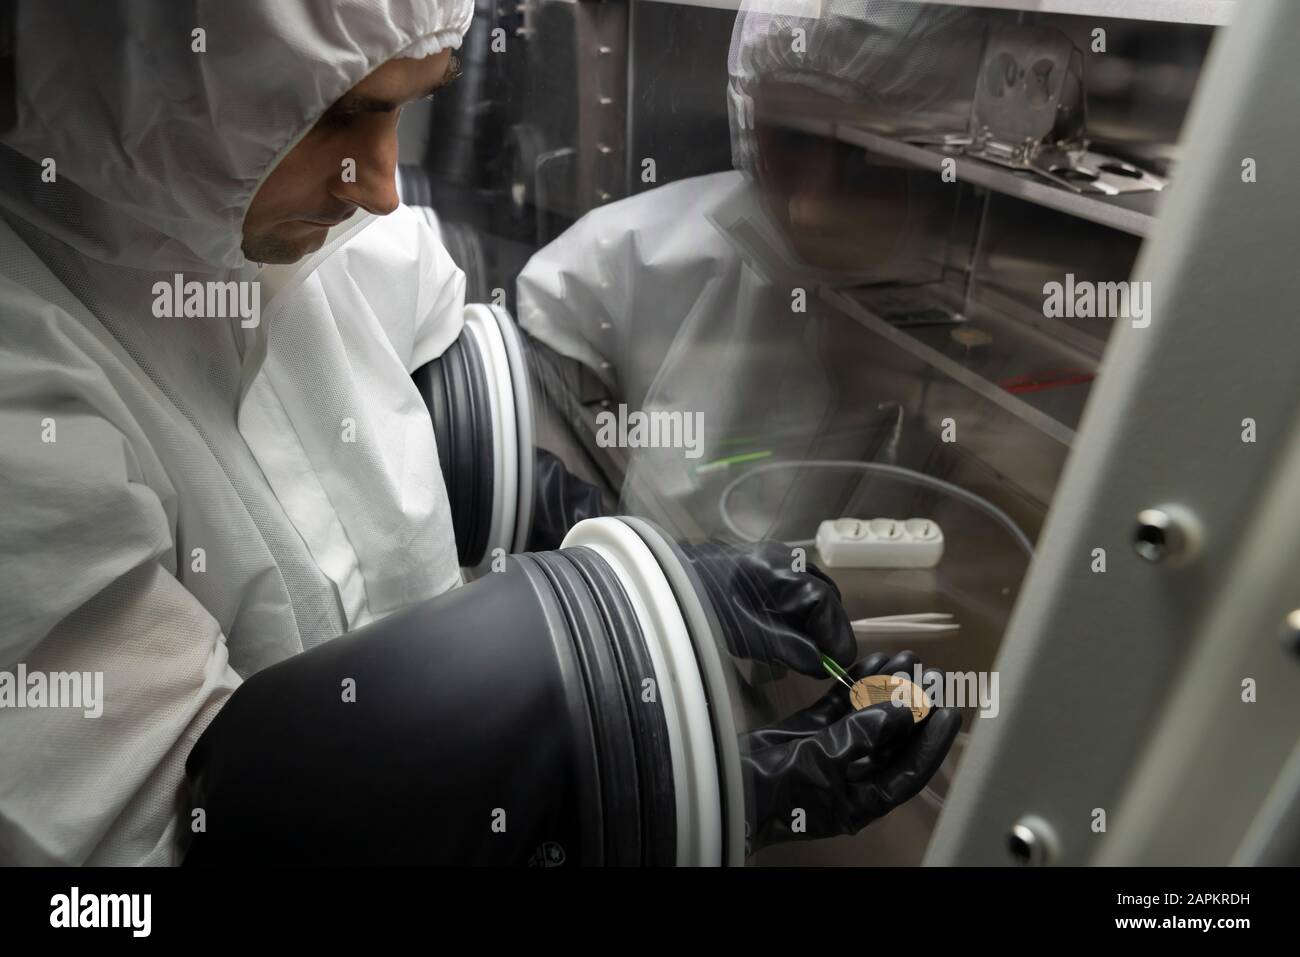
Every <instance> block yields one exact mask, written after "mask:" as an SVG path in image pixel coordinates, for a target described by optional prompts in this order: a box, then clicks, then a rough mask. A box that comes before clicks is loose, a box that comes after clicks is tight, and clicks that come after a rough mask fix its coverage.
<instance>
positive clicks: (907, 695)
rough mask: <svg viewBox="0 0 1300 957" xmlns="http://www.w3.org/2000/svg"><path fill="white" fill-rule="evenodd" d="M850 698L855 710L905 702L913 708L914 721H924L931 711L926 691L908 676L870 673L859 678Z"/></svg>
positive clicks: (850, 692)
mask: <svg viewBox="0 0 1300 957" xmlns="http://www.w3.org/2000/svg"><path fill="white" fill-rule="evenodd" d="M895 693H897V698H895ZM849 700H850V701H851V702H853V709H854V710H855V711H861V710H862V709H863V708H869V707H871V706H872V705H873V704H882V703H884V702H888V701H895V700H897V701H901V702H904V703H906V704H907V706H908V707H909V708H911V709H912V721H913V722H920V721H923V720H924V719H925V716H926V715H927V714H929V713H930V702H929V701H927V700H926V699H925V692H924V691H922V690H921V689H920V688H918V687H917V686H916V685H915V684H914V683H913V682H911V681H908V680H907V679H906V678H899V677H896V676H894V675H868V676H867V677H866V678H859V679H858V680H857V681H856V682H854V684H853V688H852V690H850V691H849Z"/></svg>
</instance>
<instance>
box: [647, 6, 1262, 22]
mask: <svg viewBox="0 0 1300 957" xmlns="http://www.w3.org/2000/svg"><path fill="white" fill-rule="evenodd" d="M653 2H656V3H670V4H678V5H681V6H688V7H716V8H719V9H723V10H738V9H739V8H740V0H653ZM897 2H901V3H927V4H930V5H932V6H943V7H985V8H987V9H993V10H1018V11H1021V12H1023V13H1064V14H1070V15H1073V16H1081V17H1114V18H1116V19H1119V20H1146V21H1149V22H1155V23H1195V24H1202V25H1204V26H1211V27H1221V26H1224V25H1226V24H1228V23H1230V22H1231V21H1232V14H1233V12H1234V10H1235V8H1236V6H1237V3H1238V0H897ZM771 6H772V9H773V11H774V12H782V11H786V9H787V6H788V12H789V13H791V14H796V15H797V13H798V11H799V10H801V9H808V7H807V6H806V5H804V4H795V3H790V4H788V5H787V4H782V3H780V2H779V0H776V2H773V3H772V5H771Z"/></svg>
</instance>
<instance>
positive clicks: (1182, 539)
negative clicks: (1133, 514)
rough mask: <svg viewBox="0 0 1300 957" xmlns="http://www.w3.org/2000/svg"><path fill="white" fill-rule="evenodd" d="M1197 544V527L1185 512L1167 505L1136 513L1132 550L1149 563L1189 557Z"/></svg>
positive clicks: (1198, 532)
mask: <svg viewBox="0 0 1300 957" xmlns="http://www.w3.org/2000/svg"><path fill="white" fill-rule="evenodd" d="M1199 542H1200V530H1199V526H1198V525H1197V523H1196V519H1195V518H1193V517H1192V515H1191V513H1190V512H1188V511H1187V510H1186V509H1183V508H1180V507H1179V506H1177V505H1169V506H1164V507H1161V508H1144V509H1143V510H1142V511H1140V512H1138V516H1137V525H1136V527H1135V528H1134V529H1133V550H1134V551H1136V552H1137V553H1138V555H1139V556H1141V557H1142V558H1144V559H1146V560H1147V561H1149V562H1152V563H1155V562H1169V563H1171V564H1173V563H1177V562H1180V561H1182V560H1184V559H1186V558H1188V557H1190V556H1191V555H1192V553H1193V552H1194V551H1195V550H1196V547H1197V545H1198V544H1199Z"/></svg>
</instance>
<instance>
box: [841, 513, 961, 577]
mask: <svg viewBox="0 0 1300 957" xmlns="http://www.w3.org/2000/svg"><path fill="white" fill-rule="evenodd" d="M816 542H817V551H818V552H820V553H821V559H822V564H824V565H826V566H827V567H830V568H933V567H934V566H935V565H937V564H939V559H941V558H942V557H943V530H942V529H941V528H939V526H938V525H937V524H935V523H934V522H933V521H931V520H930V519H928V518H909V519H907V520H906V521H899V520H898V519H893V518H873V519H870V520H867V519H861V518H836V519H828V520H827V521H824V522H822V523H821V525H820V526H818V528H817V539H816Z"/></svg>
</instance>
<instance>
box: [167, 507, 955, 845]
mask: <svg viewBox="0 0 1300 957" xmlns="http://www.w3.org/2000/svg"><path fill="white" fill-rule="evenodd" d="M566 542H567V544H566V547H565V548H564V549H562V550H561V551H557V552H542V553H535V554H523V555H517V556H514V557H512V558H510V559H508V560H507V561H506V563H505V570H504V571H502V572H499V573H495V574H487V575H484V576H483V577H482V578H480V579H478V580H477V581H474V582H472V583H470V584H468V585H465V586H463V587H461V588H458V589H455V590H453V591H450V592H448V593H446V594H444V595H441V596H439V597H438V598H435V599H432V600H430V601H428V602H425V603H422V604H420V605H418V606H416V607H414V608H410V609H407V610H405V611H402V612H399V613H397V614H394V615H391V616H389V617H388V618H385V619H383V620H382V621H379V622H375V623H373V624H371V625H368V626H366V627H364V628H361V629H358V630H357V631H355V632H351V633H349V634H346V635H343V636H341V637H339V638H337V639H334V640H332V641H330V642H327V643H325V644H323V645H320V646H317V647H316V648H313V649H312V650H310V651H307V652H305V653H303V654H301V655H298V656H296V657H294V658H291V659H289V660H287V661H284V662H281V663H280V664H278V665H274V666H272V667H270V668H267V669H265V670H264V671H261V672H258V673H257V674H254V675H252V676H251V677H250V678H249V679H248V680H247V681H246V682H245V683H244V684H243V685H242V686H241V687H240V688H238V689H237V690H236V691H235V692H234V694H232V695H231V697H230V699H229V701H228V702H227V703H226V705H225V707H224V708H223V709H222V710H221V711H220V712H219V713H218V714H217V716H216V718H215V719H214V720H213V721H212V722H211V724H210V725H209V726H208V728H207V729H206V731H205V732H204V733H203V735H202V736H201V737H200V738H199V741H198V743H197V744H196V745H195V747H194V749H193V751H192V752H191V754H190V756H189V759H188V761H187V762H186V788H185V798H186V807H185V809H184V814H183V816H182V818H181V831H182V832H183V842H182V843H183V844H184V845H185V847H184V854H185V856H184V860H185V863H187V864H200V865H201V864H232V863H239V864H244V865H247V864H250V863H271V864H306V865H312V864H320V865H330V864H339V863H347V864H455V865H463V864H506V865H525V864H530V863H533V864H558V863H568V864H615V865H617V864H622V865H662V864H741V863H743V862H744V859H745V856H746V853H747V848H746V839H745V832H746V829H747V827H748V828H749V830H750V831H751V832H752V833H753V835H754V837H755V845H756V846H761V845H762V844H764V843H766V842H768V841H771V840H782V839H788V838H789V837H791V836H793V835H790V834H786V833H785V832H784V830H783V824H782V821H783V819H786V818H788V815H789V811H790V809H791V808H792V807H794V806H799V807H802V808H804V809H806V811H807V817H808V833H807V834H806V835H800V836H813V833H814V832H815V833H816V834H817V835H818V836H820V835H830V834H836V833H844V832H846V831H850V830H855V829H857V828H858V827H861V826H863V825H864V824H866V823H867V822H868V821H870V820H871V819H873V818H875V817H878V816H880V815H881V814H884V813H886V812H887V811H888V810H890V808H892V807H893V806H895V805H896V804H897V803H900V802H901V801H902V800H905V799H906V798H907V797H910V796H911V795H912V794H915V793H916V791H917V790H919V788H920V787H921V786H923V785H924V783H925V781H926V780H928V778H929V777H930V775H931V774H933V773H934V770H935V769H936V768H937V767H938V764H939V762H941V761H942V759H943V755H944V753H946V751H947V748H948V746H949V745H950V744H951V740H952V737H951V734H950V733H949V731H950V730H951V732H952V733H955V730H956V725H955V723H954V722H953V720H952V719H953V717H954V716H952V715H945V714H944V711H945V709H938V710H937V711H936V712H933V713H932V714H931V715H930V717H929V718H928V719H927V720H926V721H925V722H923V723H922V724H920V725H917V726H916V728H915V729H912V728H911V727H910V720H911V719H910V716H907V717H906V719H905V720H903V718H904V716H903V715H901V714H900V715H898V716H897V717H898V719H899V720H897V721H891V720H890V718H892V717H894V716H893V715H888V716H875V715H869V714H867V712H857V713H856V714H853V713H850V709H849V707H848V705H847V702H846V701H845V700H843V699H845V697H846V692H845V689H843V687H842V686H839V685H836V686H833V687H831V690H830V691H829V692H828V694H827V696H826V697H825V698H824V699H823V700H822V701H821V702H819V703H817V704H815V705H813V706H812V707H811V708H808V709H805V710H804V711H802V712H799V713H798V714H796V715H793V716H791V717H790V718H788V719H786V720H785V721H783V722H781V723H780V724H778V725H774V726H772V727H769V728H762V729H758V730H748V731H747V733H745V734H743V735H742V734H740V733H739V732H740V730H743V729H740V728H738V726H737V720H736V714H737V713H738V712H737V711H736V710H735V709H734V705H735V702H737V701H738V700H739V694H738V692H737V690H736V684H735V674H734V671H733V669H732V667H731V659H730V655H729V654H728V652H727V650H726V645H725V644H724V643H723V639H722V638H721V636H722V635H723V634H724V630H723V626H722V625H721V623H720V620H719V617H718V615H717V612H716V610H715V609H714V607H713V604H712V601H711V599H710V590H709V589H708V588H706V586H705V585H704V583H703V582H702V581H701V579H700V577H699V575H698V574H697V567H696V565H695V564H693V563H692V562H691V561H690V560H689V558H688V557H687V555H686V553H685V552H684V551H683V549H682V548H680V547H679V546H678V545H676V544H675V543H673V542H671V541H670V540H669V539H667V538H666V537H664V536H663V535H662V533H660V532H659V531H658V530H657V529H656V528H655V527H654V526H652V525H651V524H649V523H648V522H645V521H642V520H640V519H636V518H618V519H616V518H600V519H594V520H591V521H587V522H583V523H581V524H580V525H579V526H577V527H576V528H575V529H573V530H572V531H571V532H570V534H569V536H568V538H567V539H566ZM868 665H870V666H872V667H879V666H880V662H878V661H876V662H873V661H872V660H871V659H869V660H868V661H867V662H863V663H862V664H861V665H859V667H865V666H868ZM868 710H871V709H868ZM927 729H929V730H927ZM199 811H201V812H202V813H201V814H197V813H196V812H199Z"/></svg>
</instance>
